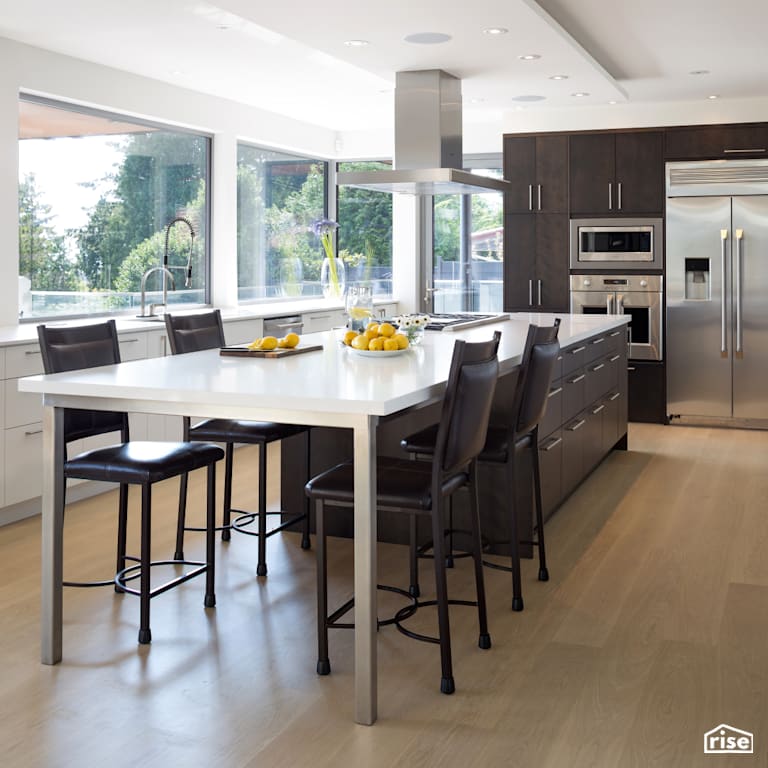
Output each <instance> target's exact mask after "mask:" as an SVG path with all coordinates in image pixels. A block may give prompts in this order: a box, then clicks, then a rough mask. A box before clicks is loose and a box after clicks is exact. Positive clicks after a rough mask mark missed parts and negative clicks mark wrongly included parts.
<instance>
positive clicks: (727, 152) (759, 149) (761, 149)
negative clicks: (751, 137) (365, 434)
mask: <svg viewBox="0 0 768 768" xmlns="http://www.w3.org/2000/svg"><path fill="white" fill-rule="evenodd" d="M740 152H765V147H752V148H746V149H724V150H723V154H724V155H737V154H739V153H740Z"/></svg>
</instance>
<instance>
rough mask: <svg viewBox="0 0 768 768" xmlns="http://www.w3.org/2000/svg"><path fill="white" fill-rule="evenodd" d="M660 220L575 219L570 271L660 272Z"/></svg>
mask: <svg viewBox="0 0 768 768" xmlns="http://www.w3.org/2000/svg"><path fill="white" fill-rule="evenodd" d="M662 232H663V226H662V220H661V219H648V218H645V219H610V218H606V219H572V220H571V237H570V253H571V259H570V261H571V270H572V271H576V270H585V269H602V270H608V269H616V270H627V269H642V270H646V271H648V270H659V271H661V269H662V265H663V260H662V250H663V249H662V241H663V234H662Z"/></svg>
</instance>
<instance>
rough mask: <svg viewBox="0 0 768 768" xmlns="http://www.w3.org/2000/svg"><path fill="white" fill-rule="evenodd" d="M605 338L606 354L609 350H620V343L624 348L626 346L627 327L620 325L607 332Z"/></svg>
mask: <svg viewBox="0 0 768 768" xmlns="http://www.w3.org/2000/svg"><path fill="white" fill-rule="evenodd" d="M606 336H607V339H606V349H605V353H606V354H608V353H609V352H620V351H621V349H622V345H623V346H624V349H626V348H627V327H626V326H622V327H621V328H616V329H615V330H613V331H609V332H608V333H607V334H606Z"/></svg>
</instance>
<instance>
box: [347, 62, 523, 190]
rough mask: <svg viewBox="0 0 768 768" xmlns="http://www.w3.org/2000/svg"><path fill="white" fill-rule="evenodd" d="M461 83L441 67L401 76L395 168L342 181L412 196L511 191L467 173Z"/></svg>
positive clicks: (498, 181) (357, 174) (349, 174)
mask: <svg viewBox="0 0 768 768" xmlns="http://www.w3.org/2000/svg"><path fill="white" fill-rule="evenodd" d="M462 162H463V152H462V138H461V80H459V79H458V78H457V77H454V76H453V75H449V74H448V73H447V72H443V71H442V70H440V69H427V70H421V71H416V72H398V73H397V79H396V81H395V163H394V166H395V169H394V170H392V171H348V172H343V173H339V174H338V177H337V183H338V185H339V186H343V187H357V188H359V189H370V190H373V191H377V192H400V193H405V194H410V195H476V194H480V193H484V192H508V191H509V187H510V184H509V182H508V181H504V180H502V179H491V178H488V177H487V176H479V175H477V174H475V173H469V172H468V171H464V170H461V165H462Z"/></svg>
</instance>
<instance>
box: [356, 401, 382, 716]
mask: <svg viewBox="0 0 768 768" xmlns="http://www.w3.org/2000/svg"><path fill="white" fill-rule="evenodd" d="M377 424H378V417H376V416H365V417H364V421H363V422H362V423H361V424H360V426H357V427H355V429H354V453H355V721H356V722H358V723H361V724H362V725H373V723H375V722H376V699H377V687H376V683H377V680H376V616H377V613H376V609H377V605H376V426H377Z"/></svg>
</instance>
